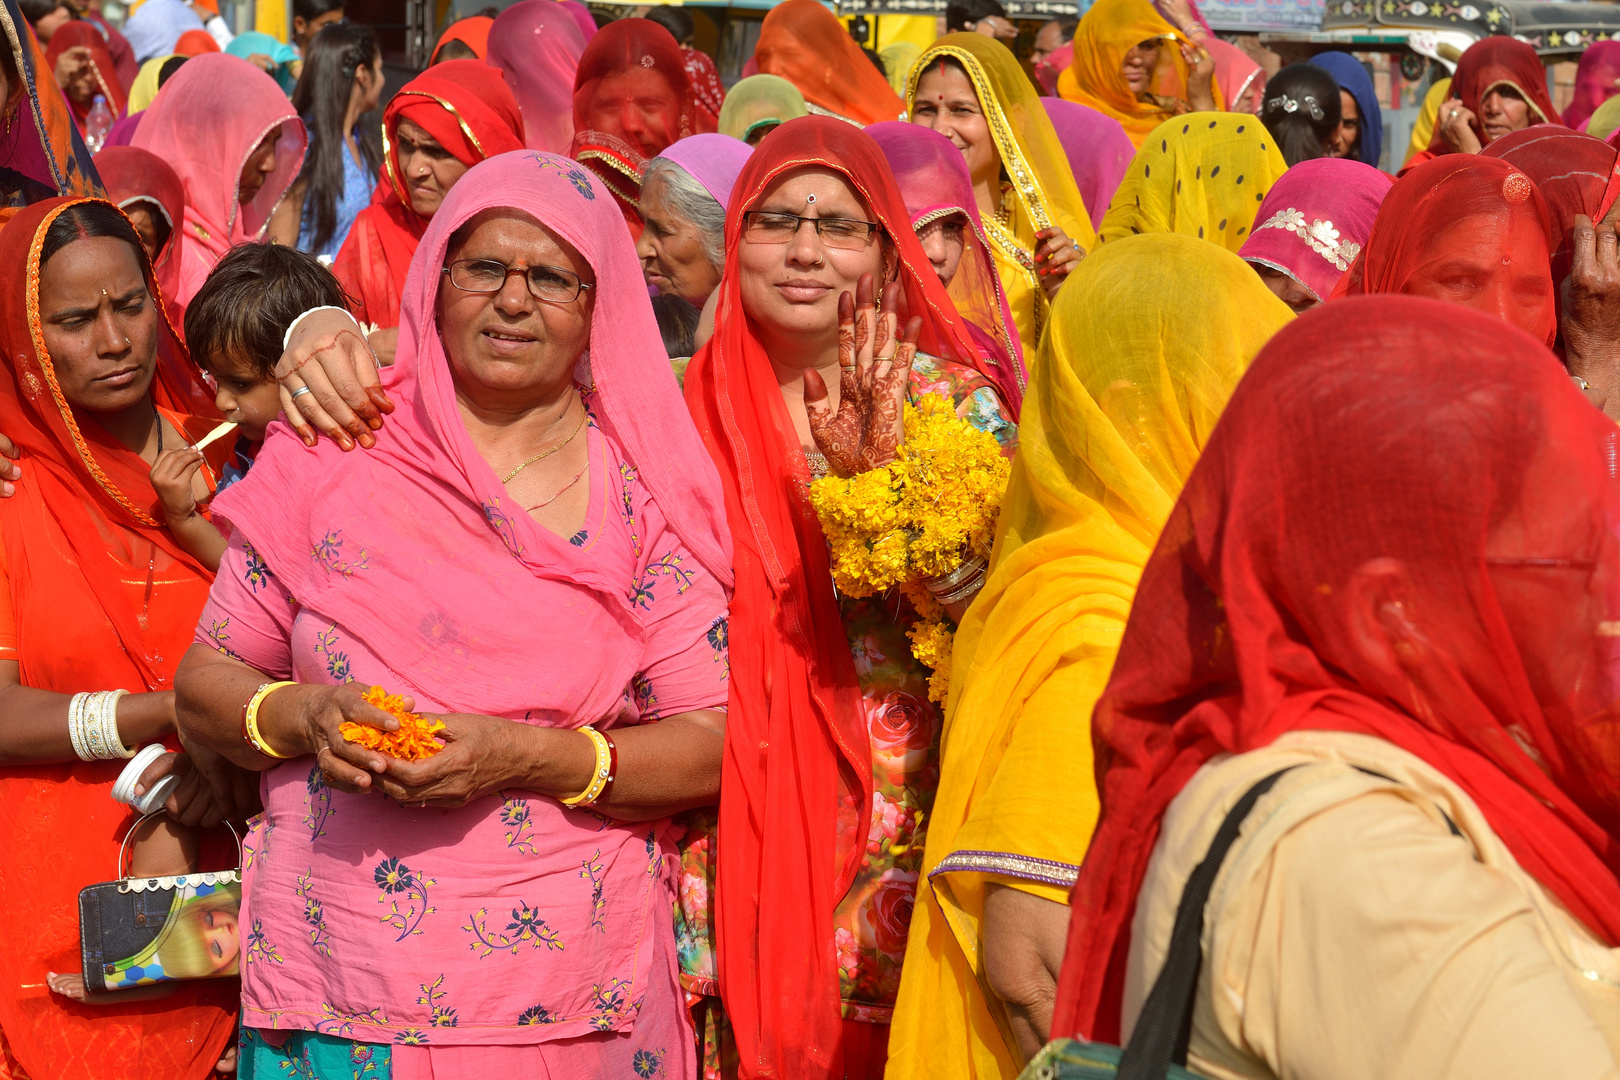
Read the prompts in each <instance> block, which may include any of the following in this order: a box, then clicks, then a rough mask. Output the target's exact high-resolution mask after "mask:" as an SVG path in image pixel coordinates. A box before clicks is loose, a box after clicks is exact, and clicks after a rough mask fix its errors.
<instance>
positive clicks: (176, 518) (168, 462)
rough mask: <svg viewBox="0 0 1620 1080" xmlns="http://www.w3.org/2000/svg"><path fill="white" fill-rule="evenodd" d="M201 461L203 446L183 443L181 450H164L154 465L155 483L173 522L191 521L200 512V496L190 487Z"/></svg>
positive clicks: (159, 496)
mask: <svg viewBox="0 0 1620 1080" xmlns="http://www.w3.org/2000/svg"><path fill="white" fill-rule="evenodd" d="M202 463H203V452H202V451H201V450H194V449H192V448H191V447H189V446H182V447H180V448H179V449H178V450H165V451H164V452H163V453H161V454H159V455H158V459H157V464H156V465H153V466H152V487H153V488H154V489H156V491H157V497H158V501H159V502H160V503H162V504H163V516H164V518H165V519H167V520H168V523H169V524H170V525H171V526H172V525H175V524H176V523H178V522H183V521H189V520H190V519H191V518H192V517H194V516H195V515H196V513H197V497H196V495H195V494H193V492H192V490H191V482H192V478H193V477H195V476H196V475H197V470H198V469H200V468H202Z"/></svg>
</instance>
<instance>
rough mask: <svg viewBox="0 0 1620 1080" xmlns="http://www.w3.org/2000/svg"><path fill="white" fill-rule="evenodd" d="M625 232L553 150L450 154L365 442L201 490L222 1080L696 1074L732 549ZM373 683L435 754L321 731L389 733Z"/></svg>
mask: <svg viewBox="0 0 1620 1080" xmlns="http://www.w3.org/2000/svg"><path fill="white" fill-rule="evenodd" d="M623 228H624V226H623V222H622V219H621V218H620V216H619V214H618V213H617V211H616V209H615V207H614V204H613V202H612V200H611V199H609V198H608V196H607V193H606V192H605V191H603V190H602V187H601V184H600V183H599V182H597V181H596V180H595V178H593V177H592V176H591V175H590V174H589V173H588V172H587V171H586V170H585V169H583V168H582V167H580V165H579V164H578V163H576V162H573V161H570V160H568V159H566V158H559V157H555V156H553V155H549V154H540V153H536V152H534V151H528V150H525V151H518V152H514V153H510V154H504V155H501V156H499V157H496V158H493V159H491V160H489V161H487V162H484V163H482V164H480V165H478V166H476V167H475V168H473V169H472V170H471V171H469V172H468V173H467V175H466V176H465V177H464V178H463V179H462V180H461V181H460V182H459V183H458V184H456V186H455V187H454V188H453V189H452V190H451V192H450V194H449V196H448V197H447V198H446V200H445V203H444V206H443V207H442V209H441V210H440V211H439V212H438V213H436V214H435V215H434V217H433V220H432V223H431V224H430V225H429V227H428V231H427V234H426V235H425V236H424V237H423V239H422V243H421V245H420V247H419V248H418V250H417V253H416V258H415V260H414V262H413V263H412V267H411V274H410V277H409V279H408V281H407V283H406V297H405V306H404V311H403V314H402V322H401V328H400V329H401V332H400V340H399V352H398V354H397V359H396V362H395V364H394V366H393V367H392V368H391V369H389V370H388V371H387V372H386V373H385V374H384V376H383V378H384V383H385V386H386V387H387V390H388V393H389V395H390V397H391V398H392V399H393V400H394V402H395V403H396V411H395V412H394V414H393V415H392V416H391V417H390V418H389V422H388V424H387V425H386V426H385V427H384V428H382V429H381V430H380V431H379V432H378V433H377V440H376V445H375V446H374V447H373V448H371V449H370V450H368V451H367V452H365V453H354V454H346V453H344V452H342V451H341V450H340V449H339V448H338V446H337V444H335V443H333V442H331V441H330V440H321V441H320V442H318V443H317V444H316V445H315V446H313V447H306V446H304V445H303V444H302V443H301V442H300V441H299V440H298V439H297V438H296V437H295V436H294V435H293V433H292V431H291V430H290V429H288V428H286V427H285V426H284V425H280V424H278V425H277V426H276V427H274V428H272V429H271V434H270V437H269V439H268V441H267V442H266V443H265V445H264V449H263V450H262V451H261V452H260V454H259V457H258V460H257V461H256V462H255V464H254V467H253V472H252V473H251V475H250V476H249V477H248V479H247V480H245V481H242V482H241V483H239V484H238V485H236V487H235V488H233V489H232V491H231V492H229V493H227V494H228V497H227V496H221V497H220V498H219V499H218V500H217V501H216V503H215V510H216V512H217V513H218V514H219V515H220V516H221V517H223V518H226V519H228V520H229V521H230V522H231V523H232V525H233V526H234V527H235V531H234V533H233V535H232V539H231V546H230V548H229V550H228V551H227V553H226V555H225V558H224V561H223V562H222V564H221V571H220V575H219V577H218V579H217V580H216V584H215V588H214V591H213V593H212V595H211V598H210V601H209V606H208V608H207V609H206V610H205V611H204V614H203V617H202V620H201V628H200V629H199V632H198V638H197V641H198V643H197V644H195V645H193V646H192V648H191V650H190V652H189V653H188V654H187V656H186V659H185V661H184V662H183V663H182V666H181V672H180V674H179V676H178V678H177V686H178V693H179V694H180V697H181V699H182V701H183V702H184V704H183V705H182V707H181V708H182V711H183V715H184V716H185V717H186V720H185V722H184V725H185V729H186V732H187V735H188V737H190V738H191V739H193V740H196V741H201V742H205V743H207V744H208V745H210V746H212V747H214V748H215V749H216V750H218V751H219V752H220V753H222V754H224V755H226V756H227V757H229V758H230V759H232V760H234V761H237V762H239V763H241V764H243V765H245V766H246V767H248V768H251V769H255V770H258V771H260V772H262V773H263V777H264V778H263V781H262V791H263V797H264V805H265V812H264V815H263V816H262V817H261V818H259V819H257V820H256V821H255V822H254V823H253V826H252V829H251V834H250V837H249V840H248V848H249V850H250V851H251V852H252V854H251V856H250V857H249V863H248V869H247V872H246V874H247V876H246V890H245V891H246V899H245V902H244V909H243V912H242V925H243V927H244V928H245V933H244V953H245V955H246V961H245V963H244V964H243V966H242V973H243V979H242V989H243V1019H242V1023H243V1029H244V1034H245V1039H244V1046H245V1055H244V1061H243V1065H242V1067H243V1069H244V1070H246V1071H245V1074H244V1075H250V1076H251V1075H254V1070H255V1069H264V1070H267V1071H268V1069H269V1067H271V1066H272V1065H275V1066H279V1065H280V1064H281V1062H282V1061H287V1062H289V1063H290V1066H289V1067H302V1066H303V1065H304V1064H306V1063H308V1062H312V1061H318V1060H319V1059H320V1058H321V1057H322V1055H323V1054H330V1053H332V1052H334V1051H336V1052H340V1053H341V1052H347V1053H348V1054H349V1055H350V1057H351V1058H352V1059H353V1060H356V1061H376V1062H379V1063H381V1062H385V1061H386V1062H387V1063H388V1064H389V1065H391V1068H392V1076H393V1077H394V1078H395V1080H407V1078H428V1077H433V1076H438V1077H446V1076H458V1077H459V1076H514V1077H517V1076H524V1077H527V1076H550V1077H578V1078H581V1080H583V1078H592V1080H594V1078H596V1077H602V1076H624V1077H636V1076H640V1077H652V1076H665V1077H671V1078H688V1080H689V1078H692V1077H693V1076H694V1073H695V1055H694V1043H693V1036H692V1029H691V1025H690V1020H689V1018H688V1017H687V1013H686V1009H685V1007H684V1004H683V1001H682V998H681V992H680V988H679V983H678V977H677V959H676V948H675V937H674V928H673V924H672V918H671V908H672V904H673V901H674V890H673V880H674V872H675V849H674V846H673V844H672V843H670V834H671V826H670V816H671V815H672V814H674V813H676V812H677V811H680V810H683V809H686V808H689V807H693V806H699V805H705V804H710V803H712V802H713V801H714V800H715V798H716V797H717V795H718V790H719V775H720V758H721V746H722V742H723V730H724V726H725V714H724V713H723V712H721V711H717V710H721V709H723V708H724V706H725V702H726V695H727V678H728V672H729V667H728V662H727V653H726V601H727V592H728V589H729V587H730V584H731V569H730V551H729V546H728V540H727V533H726V531H725V528H726V527H725V521H724V517H723V509H722V501H721V500H722V495H721V491H720V486H719V480H718V478H717V476H716V473H715V470H714V466H713V465H712V464H711V463H710V461H709V459H708V457H707V455H706V454H705V453H704V451H703V449H702V446H701V444H700V443H699V442H698V437H697V433H696V431H695V430H694V429H693V427H692V423H691V420H690V419H689V417H688V416H687V413H686V411H685V409H684V407H683V405H682V402H681V398H680V395H679V392H678V391H677V390H676V387H675V383H674V380H673V379H671V378H670V377H669V374H668V368H667V367H666V366H665V363H666V362H665V360H664V353H663V350H662V348H661V347H660V344H659V336H658V329H657V325H656V323H655V321H654V318H653V313H652V308H651V306H650V305H649V303H648V300H647V293H646V288H645V286H644V285H643V284H642V279H641V273H640V269H639V267H638V265H637V263H636V259H635V256H634V254H633V252H632V250H631V248H630V246H629V245H628V244H626V243H625V242H624V235H623ZM319 314H320V315H327V316H337V317H340V318H344V317H346V316H341V315H339V314H338V313H334V312H327V311H323V312H320V313H319ZM587 350H588V352H589V358H588V359H586V358H585V356H586V353H587ZM312 480H313V481H314V482H312ZM286 679H295V680H297V681H296V682H289V683H285V684H283V683H281V682H273V680H286ZM371 683H377V684H380V685H382V686H383V687H384V688H385V689H386V690H388V691H390V692H397V693H401V694H404V695H407V698H406V702H405V706H406V707H407V708H409V707H414V708H416V709H419V710H421V711H422V712H424V713H431V714H440V715H438V716H437V717H435V718H436V719H441V720H442V721H443V722H444V724H445V728H444V730H443V731H442V732H441V733H440V738H441V739H442V740H443V741H444V743H445V745H444V747H443V749H440V750H438V751H437V753H436V754H434V755H433V756H431V757H428V758H426V759H425V760H423V761H420V762H405V761H401V760H398V759H394V758H387V757H384V756H383V755H381V754H378V753H376V752H374V751H370V750H366V749H363V748H362V747H360V746H359V745H357V744H355V743H351V742H348V741H346V740H345V738H344V737H343V735H342V734H341V733H340V731H339V724H340V723H341V722H343V721H349V720H352V721H356V722H358V723H361V724H369V725H372V726H374V727H387V726H388V725H389V724H391V723H393V721H392V720H391V719H390V718H389V716H388V714H386V713H383V712H380V711H378V710H377V709H375V708H373V707H372V706H370V705H368V704H366V703H365V702H364V701H363V700H362V697H361V694H360V692H359V689H360V688H362V687H364V686H367V685H368V684H371ZM267 684H269V685H268V686H267ZM261 702H262V705H261V704H259V703H261ZM244 707H246V712H244ZM244 716H247V717H248V724H249V730H250V731H251V732H252V733H253V735H252V740H253V741H251V742H250V741H247V740H244V739H243V736H242V731H243V718H244ZM655 720H656V721H658V722H657V723H653V722H652V721H655ZM604 744H606V749H605V750H604V749H603V746H604ZM599 769H601V770H605V771H606V774H607V777H609V778H611V783H609V784H608V785H607V786H606V788H604V787H603V786H602V781H603V779H605V778H604V777H603V776H602V774H601V772H600V771H599ZM334 1043H335V1044H337V1045H336V1046H334V1045H333V1044H334ZM343 1060H349V1059H348V1058H345V1059H343ZM381 1071H382V1070H381V1066H380V1067H379V1072H380V1073H381ZM384 1074H385V1073H384ZM276 1075H279V1074H276ZM318 1075H326V1074H325V1073H318ZM345 1075H347V1074H345Z"/></svg>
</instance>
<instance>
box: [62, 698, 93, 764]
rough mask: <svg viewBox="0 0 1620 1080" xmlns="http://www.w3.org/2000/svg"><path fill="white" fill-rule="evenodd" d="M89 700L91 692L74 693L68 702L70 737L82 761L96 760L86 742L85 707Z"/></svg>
mask: <svg viewBox="0 0 1620 1080" xmlns="http://www.w3.org/2000/svg"><path fill="white" fill-rule="evenodd" d="M89 701H90V695H89V694H74V695H73V698H72V700H71V701H69V702H68V738H69V739H71V740H72V741H73V753H74V755H75V756H76V757H78V759H79V760H80V761H94V760H96V759H95V758H93V757H91V756H90V748H89V747H88V746H86V745H85V743H84V707H85V705H86V704H88V703H89Z"/></svg>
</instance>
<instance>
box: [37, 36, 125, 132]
mask: <svg viewBox="0 0 1620 1080" xmlns="http://www.w3.org/2000/svg"><path fill="white" fill-rule="evenodd" d="M69 49H89V50H90V72H91V76H92V77H93V79H94V80H95V88H94V89H93V90H92V93H95V94H100V95H101V96H102V97H104V98H106V99H107V108H109V109H111V110H112V114H113V116H115V117H116V116H122V115H123V114H124V104H125V102H126V101H127V100H128V93H127V89H128V88H127V87H125V86H124V84H123V83H121V82H119V81H118V71H117V69H116V68H115V66H114V64H113V58H112V53H110V52H108V51H107V39H106V38H104V37H102V36H101V31H100V30H98V29H96V24H95V23H92V22H89V21H87V20H84V19H73V20H71V21H70V22H67V23H64V24H63V25H62V27H61V28H60V29H58V30H57V31H56V33H54V34H52V35H51V43H50V46H49V47H48V48H46V50H45V61H46V63H48V64H50V65H51V69H52V70H53V71H54V70H55V68H56V61H57V60H58V59H59V58H60V57H61V55H62V54H63V53H65V52H67V51H68V50H69ZM68 104H69V105H70V106H72V108H73V115H74V118H75V119H76V120H77V121H78V123H79V126H80V130H83V126H84V120H85V117H87V116H89V115H90V108H91V103H90V102H88V101H74V100H73V99H72V98H69V99H68Z"/></svg>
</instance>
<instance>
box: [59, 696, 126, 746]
mask: <svg viewBox="0 0 1620 1080" xmlns="http://www.w3.org/2000/svg"><path fill="white" fill-rule="evenodd" d="M128 693H129V691H128V690H96V691H94V692H91V693H85V694H74V695H73V699H72V700H71V701H69V702H68V738H69V739H71V740H73V752H74V753H75V754H77V755H79V760H80V761H116V760H118V759H119V758H132V757H134V756H135V751H134V750H132V749H130V748H129V747H126V746H125V745H124V742H123V740H122V739H121V738H120V737H119V735H118V699H119V698H121V697H124V696H125V695H127V694H128Z"/></svg>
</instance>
